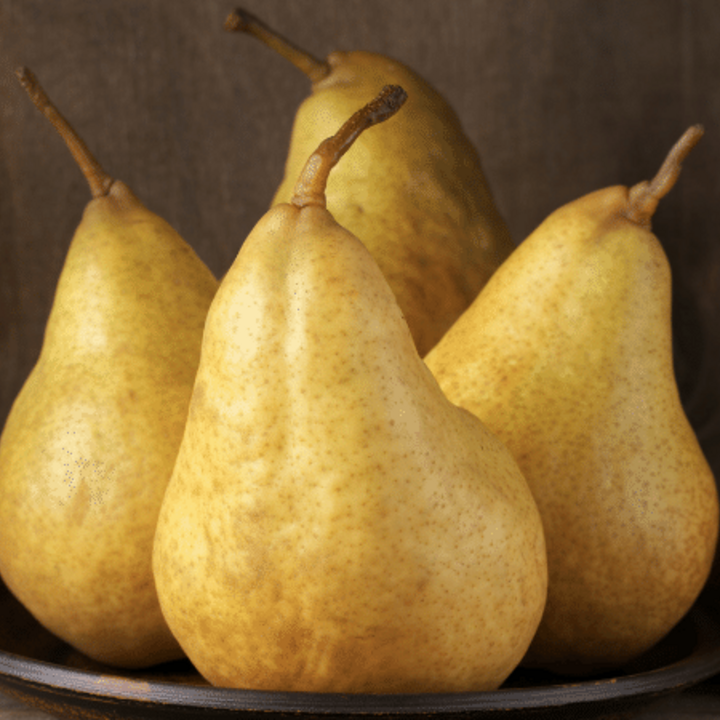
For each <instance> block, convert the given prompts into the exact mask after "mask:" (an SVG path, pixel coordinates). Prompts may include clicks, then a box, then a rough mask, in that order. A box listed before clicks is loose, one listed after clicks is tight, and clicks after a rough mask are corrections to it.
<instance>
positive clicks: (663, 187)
mask: <svg viewBox="0 0 720 720" xmlns="http://www.w3.org/2000/svg"><path fill="white" fill-rule="evenodd" d="M704 132H705V129H704V128H703V126H702V125H692V126H691V127H689V128H688V129H687V130H686V131H685V132H684V133H683V135H682V137H681V138H680V139H679V140H678V141H677V142H676V143H675V145H673V147H672V148H671V150H670V152H669V153H668V154H667V157H666V158H665V161H664V162H663V164H662V165H661V166H660V169H659V170H658V172H657V174H656V175H655V177H654V178H653V179H652V180H651V181H650V182H648V181H647V180H643V182H640V183H638V184H637V185H634V186H633V187H632V188H630V192H629V194H628V203H627V207H626V209H625V211H624V212H623V215H624V216H625V217H626V218H627V219H628V220H630V221H632V222H634V223H637V224H638V225H641V226H643V227H645V228H647V229H648V230H649V229H650V219H651V218H652V216H653V213H654V212H655V210H656V209H657V206H658V203H659V202H660V199H661V198H663V197H664V196H665V195H667V194H668V193H669V192H670V190H672V188H673V185H675V183H676V182H677V179H678V177H680V170H681V169H682V163H683V160H685V158H686V157H687V156H688V155H689V154H690V151H691V150H692V149H693V148H694V147H695V145H697V143H698V141H699V140H700V138H701V137H702V136H703V134H704Z"/></svg>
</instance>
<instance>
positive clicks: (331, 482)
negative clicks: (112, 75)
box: [153, 88, 547, 693]
mask: <svg viewBox="0 0 720 720" xmlns="http://www.w3.org/2000/svg"><path fill="white" fill-rule="evenodd" d="M401 101H402V94H401V92H400V88H386V90H385V91H383V92H382V93H381V94H380V96H379V97H378V98H377V99H376V100H375V101H374V102H372V103H370V104H369V105H368V106H366V107H364V108H363V109H362V110H361V111H359V112H358V113H356V114H355V115H354V116H353V117H352V118H351V120H350V121H348V123H346V125H344V126H343V128H341V130H340V131H338V133H337V134H336V135H335V136H334V137H333V138H331V139H330V140H328V141H326V143H323V145H322V146H321V147H320V148H319V149H318V150H317V151H316V152H315V153H314V154H313V155H312V156H311V157H310V159H309V160H308V163H307V165H306V167H305V170H304V171H303V172H302V173H301V178H300V180H299V182H298V184H297V186H296V192H295V194H294V195H293V199H292V202H290V203H287V204H280V205H277V206H275V207H274V208H272V209H271V210H269V211H268V212H267V213H266V215H265V216H264V217H263V218H262V219H261V220H260V221H259V222H258V224H257V225H256V226H255V228H254V229H253V230H252V232H251V233H250V235H249V236H248V238H247V239H246V240H245V242H244V243H243V245H242V248H241V250H240V252H239V254H238V256H237V258H236V260H235V262H234V264H233V265H232V267H231V269H230V270H229V272H228V273H227V275H226V276H225V277H224V278H223V281H222V283H221V285H220V288H219V290H218V293H217V295H216V297H215V300H214V301H213V304H212V307H211V309H210V311H209V314H208V319H207V324H206V327H205V334H204V337H203V346H202V354H201V360H200V367H199V369H198V375H197V379H196V382H195V389H194V391H193V397H192V401H191V405H190V413H189V417H188V423H187V426H186V429H185V435H184V437H183V441H182V444H181V447H180V452H179V454H178V460H177V463H176V466H175V470H174V472H173V476H172V478H171V480H170V484H169V486H168V489H167V492H166V495H165V498H164V501H163V505H162V509H161V513H160V518H159V520H158V527H157V533H156V537H155V550H154V556H153V562H154V572H155V581H156V585H157V589H158V595H159V598H160V603H161V606H162V609H163V612H164V613H165V617H166V619H167V622H168V625H169V626H170V628H171V629H172V631H173V633H174V634H175V636H176V637H177V638H178V640H179V642H180V644H181V645H182V647H183V649H184V650H185V652H186V653H187V655H188V657H189V658H190V659H191V661H192V662H193V664H194V665H195V667H196V668H197V669H198V670H199V671H200V673H201V674H202V675H203V676H204V677H205V678H206V679H208V680H209V681H210V682H211V683H212V684H214V685H219V686H225V687H236V688H248V689H257V690H277V691H301V692H338V693H400V692H446V691H448V692H453V691H462V690H481V689H490V688H496V687H498V686H499V685H500V684H501V683H502V682H503V680H504V679H505V678H506V677H507V676H508V675H509V674H510V672H511V671H512V670H513V669H514V668H515V666H516V665H517V663H518V662H519V661H520V659H521V658H522V656H523V655H524V654H525V651H526V649H527V647H528V645H529V644H530V641H531V639H532V637H533V634H534V632H535V630H536V627H537V624H538V622H539V620H540V617H541V615H542V610H543V607H544V602H545V593H546V583H547V568H546V556H545V546H544V539H543V531H542V524H541V520H540V517H539V514H538V511H537V507H536V506H535V503H534V501H533V499H532V495H531V493H530V490H529V488H528V486H527V483H526V482H525V479H524V478H523V476H522V474H521V472H520V471H519V469H518V467H517V464H516V463H515V461H514V460H513V458H512V456H511V455H510V453H509V452H508V451H507V449H506V448H505V447H504V446H503V445H502V444H501V443H500V442H499V441H498V440H497V439H496V438H495V437H493V436H492V435H491V434H490V433H489V432H488V431H487V430H486V429H485V428H484V426H483V425H482V423H480V421H478V420H477V418H475V417H473V416H472V415H471V414H470V413H469V412H467V411H465V410H463V409H461V408H458V407H456V406H454V405H452V404H451V403H450V402H448V400H447V399H446V398H445V397H444V396H443V394H442V392H441V391H440V388H439V387H438V385H437V382H436V381H435V379H434V378H433V376H432V374H431V373H430V372H429V370H428V369H427V367H426V366H425V364H424V363H423V361H422V360H421V359H420V357H419V356H418V354H417V350H416V348H415V345H414V342H413V339H412V336H411V334H410V331H409V328H408V326H407V323H406V321H405V320H404V318H403V314H402V312H401V310H400V308H399V307H398V304H397V301H396V300H395V297H394V295H393V292H392V290H391V289H390V286H389V285H388V283H387V281H386V280H385V278H384V277H383V275H382V273H381V271H380V269H379V268H378V266H377V263H376V262H375V260H374V259H373V258H372V256H371V255H370V253H369V252H368V251H367V249H366V248H365V246H364V245H363V243H361V242H360V240H358V239H357V238H356V237H355V236H354V235H352V234H351V233H350V232H348V231H347V230H346V229H344V228H342V227H341V226H340V225H339V224H338V223H337V222H336V220H334V219H333V217H332V215H331V214H330V212H329V211H328V210H327V209H326V207H325V203H324V194H323V191H324V187H325V182H326V179H327V173H328V172H329V171H330V168H331V167H332V166H333V165H334V164H335V163H336V162H337V160H338V157H339V153H336V152H335V148H336V147H337V146H341V147H343V151H344V150H345V149H347V147H348V146H349V144H350V142H352V139H353V138H354V137H355V136H356V135H357V134H359V131H360V130H362V129H364V128H365V127H366V126H367V125H368V123H370V121H373V122H376V121H377V115H378V113H381V112H383V109H384V112H385V113H388V112H395V111H396V110H397V107H398V106H399V104H400V102H401ZM383 129H384V127H383ZM377 133H378V134H381V132H380V131H377ZM348 138H350V140H348ZM352 152H354V148H353V150H352V151H351V153H349V154H348V158H349V157H350V156H351V154H352Z"/></svg>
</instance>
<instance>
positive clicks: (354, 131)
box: [290, 85, 407, 208]
mask: <svg viewBox="0 0 720 720" xmlns="http://www.w3.org/2000/svg"><path fill="white" fill-rule="evenodd" d="M405 100H407V93H406V92H405V91H404V90H403V89H402V88H401V87H400V86H399V85H386V86H385V87H384V88H383V89H382V90H381V91H380V94H379V95H378V96H377V97H376V98H375V99H374V100H373V101H372V102H370V103H368V104H367V105H365V107H363V108H361V109H360V110H358V111H357V112H356V113H355V114H354V115H353V116H352V117H351V118H350V119H349V120H348V121H347V122H346V123H345V124H344V125H343V126H342V127H341V128H340V129H339V130H338V131H337V132H336V133H335V135H333V136H332V137H329V138H327V140H323V141H322V142H321V143H320V145H319V147H318V149H317V150H316V151H315V152H314V153H313V154H312V155H311V156H310V157H309V159H308V161H307V162H306V163H305V167H304V168H303V170H302V172H301V173H300V177H299V178H298V181H297V184H296V185H295V191H294V192H293V196H292V199H291V200H290V202H291V203H292V204H293V205H296V206H297V207H299V208H303V207H307V206H308V205H319V206H321V207H325V187H326V186H327V181H328V176H329V175H330V171H331V170H332V169H333V168H334V167H335V165H337V163H338V161H339V160H340V158H341V157H342V156H343V155H344V154H345V153H346V152H347V151H348V150H349V149H350V146H351V145H352V144H353V143H354V142H355V140H357V138H358V136H359V135H360V133H362V132H363V131H365V130H367V129H368V128H369V127H371V126H372V125H377V123H381V122H383V121H384V120H387V119H388V118H390V117H392V116H393V115H394V114H395V113H396V112H397V111H398V110H399V109H400V108H401V107H402V106H403V104H404V103H405Z"/></svg>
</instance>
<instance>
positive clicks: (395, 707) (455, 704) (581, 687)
mask: <svg viewBox="0 0 720 720" xmlns="http://www.w3.org/2000/svg"><path fill="white" fill-rule="evenodd" d="M685 617H686V618H689V619H690V621H691V622H692V623H693V625H694V628H695V630H696V633H697V640H696V644H695V648H694V649H693V651H692V652H691V653H690V655H689V656H687V657H684V658H681V659H680V660H677V661H676V662H674V663H671V664H669V665H666V666H663V667H660V668H655V669H653V670H648V671H644V672H640V673H631V674H628V675H623V676H621V677H613V678H602V679H596V680H581V679H580V680H578V681H574V680H571V681H570V682H561V683H558V684H557V685H549V686H536V687H509V688H498V689H497V690H487V691H468V692H458V693H393V694H367V693H362V694H361V693H357V694H353V693H303V692H280V691H265V690H244V689H237V688H223V687H212V686H204V685H190V684H184V683H177V682H172V681H167V680H162V679H145V678H132V677H130V678H129V677H125V676H121V675H112V674H110V673H106V672H103V671H100V670H90V669H83V668H73V667H68V666H64V665H59V664H57V663H53V662H50V661H48V660H36V659H33V658H28V657H25V656H23V655H19V654H17V653H11V652H9V651H6V650H1V649H0V691H1V690H2V689H3V686H6V685H12V686H13V687H14V688H17V686H18V685H22V686H23V687H26V686H33V687H34V688H35V689H36V690H45V691H47V692H56V693H57V692H60V693H62V694H69V695H71V696H72V697H75V698H80V697H85V698H86V699H87V701H89V702H92V701H97V700H100V699H113V700H116V701H118V700H119V701H123V702H126V703H127V702H130V703H140V704H141V705H145V706H156V705H158V704H160V705H163V706H164V707H165V708H167V709H168V710H170V709H171V708H172V707H184V708H188V707H189V708H197V709H204V710H210V711H213V710H217V711H227V710H234V711H238V712H284V713H288V712H292V713H294V714H297V715H308V714H310V715H333V714H342V715H360V714H362V715H368V714H370V715H372V714H384V715H393V714H394V715H407V714H411V713H423V714H446V713H463V712H464V713H467V712H488V711H496V710H504V711H507V710H520V709H523V710H526V709H541V708H560V707H571V706H573V705H587V704H594V703H597V702H599V701H603V702H606V703H610V702H613V701H627V700H629V699H632V698H640V697H645V696H648V695H658V694H664V693H668V692H672V691H677V690H679V689H682V688H684V687H688V686H690V685H694V684H697V683H699V682H702V681H703V680H706V679H708V678H709V677H712V676H713V675H716V674H718V673H720V641H719V640H720V618H719V617H714V616H713V615H712V614H711V613H710V612H709V611H708V610H707V609H705V608H703V607H702V606H701V605H699V604H698V603H696V604H695V605H694V606H693V608H691V610H690V611H689V612H688V613H687V615H686V616H685ZM708 628H709V629H710V631H711V633H710V638H708V636H707V634H705V633H703V630H704V629H705V630H707V629H708ZM713 631H714V632H713ZM713 640H715V642H713ZM698 662H701V667H700V668H697V667H696V665H697V663H698ZM48 676H51V677H48ZM609 689H612V692H611V693H610V694H608V690H609Z"/></svg>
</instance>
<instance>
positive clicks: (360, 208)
mask: <svg viewBox="0 0 720 720" xmlns="http://www.w3.org/2000/svg"><path fill="white" fill-rule="evenodd" d="M225 26H226V28H227V29H228V30H237V31H243V32H246V33H249V34H251V35H254V36H255V37H257V38H259V39H260V40H261V41H262V42H264V43H265V44H266V45H269V46H270V47H272V48H273V49H274V50H276V51H277V52H279V53H280V54H281V55H282V56H284V57H286V58H287V59H288V60H289V61H290V62H292V63H293V64H294V65H295V66H296V67H298V68H299V69H300V70H301V71H303V72H304V73H305V74H306V75H307V77H308V78H309V79H310V80H311V81H312V94H311V95H310V96H309V97H308V98H306V99H305V101H304V102H303V103H302V104H301V106H300V107H299V109H298V111H297V114H296V116H295V121H294V125H293V129H292V136H291V140H290V149H289V154H288V157H287V162H286V166H285V177H284V179H283V180H282V183H281V184H280V186H279V188H278V190H277V192H276V194H275V197H274V199H273V203H274V204H279V203H286V202H289V201H290V199H291V197H292V194H293V191H294V186H295V182H296V180H297V178H298V176H299V174H300V172H301V171H302V168H303V166H304V164H305V161H306V160H307V158H308V157H309V156H310V154H311V153H312V152H313V151H314V150H315V148H316V147H317V146H318V144H319V143H320V142H321V141H322V140H323V139H324V138H326V137H328V136H330V135H332V134H333V133H334V132H335V130H336V129H337V128H338V127H339V126H340V125H341V124H342V123H343V122H344V121H345V119H346V118H348V117H349V116H350V115H351V114H352V113H353V112H354V111H355V110H356V109H357V108H358V107H361V106H362V105H364V104H365V103H366V102H368V101H369V100H370V99H371V98H372V97H374V96H375V94H376V93H377V90H378V88H381V87H382V86H383V85H388V84H396V85H400V86H402V87H403V88H405V90H406V91H407V93H408V101H407V105H406V107H405V108H403V112H402V113H401V114H400V115H398V116H397V118H395V119H394V120H393V122H392V125H391V126H388V128H387V129H386V131H384V132H383V133H381V134H379V135H375V134H372V133H371V134H368V135H366V136H363V137H361V138H360V139H359V140H358V142H357V144H356V146H355V148H354V150H353V155H352V157H351V158H347V159H346V160H345V161H344V162H343V163H342V165H341V166H339V167H338V168H337V169H336V170H335V171H334V172H333V174H332V176H331V177H330V179H329V181H328V186H327V191H326V196H327V206H328V210H329V211H330V212H331V213H332V215H333V217H334V218H335V219H336V220H337V222H338V223H339V224H340V225H341V226H342V227H344V228H347V229H348V230H349V231H350V232H352V233H353V234H354V235H356V236H357V237H358V238H360V240H362V242H363V243H364V244H365V246H366V247H367V249H368V250H369V251H370V253H371V254H372V256H373V257H374V258H375V260H376V261H377V263H378V265H379V266H380V269H381V270H382V272H383V274H384V275H385V278H386V279H387V280H388V282H389V283H390V287H391V288H392V289H393V291H394V293H395V296H396V298H397V301H398V303H399V305H400V309H401V310H402V311H403V313H404V315H405V319H406V320H407V323H408V325H409V326H410V331H411V332H412V335H413V338H414V339H415V343H416V345H417V348H418V351H419V353H420V355H421V356H423V355H425V354H426V353H427V352H428V351H429V350H430V349H431V348H432V347H433V346H434V345H435V344H436V343H437V341H438V340H439V339H440V338H441V337H442V335H443V334H444V333H445V332H446V331H447V330H448V329H449V327H450V325H452V323H453V322H454V321H455V320H456V319H457V318H458V317H459V316H460V314H461V313H462V312H463V311H464V310H465V309H466V308H467V307H468V306H469V305H470V303H471V302H472V301H473V300H474V299H475V297H476V296H477V294H478V292H479V291H480V289H481V288H482V287H483V285H484V284H485V283H486V282H487V280H488V278H489V277H490V275H491V274H492V273H493V272H494V270H495V269H496V268H497V267H498V266H499V265H500V263H501V262H502V261H503V260H504V259H505V258H506V257H507V256H508V255H509V254H510V252H511V251H512V250H513V249H514V247H515V245H514V243H513V242H512V240H511V238H510V234H509V232H508V229H507V227H506V225H505V221H504V220H503V218H502V217H501V215H500V212H499V211H498V209H497V207H496V205H495V202H494V200H493V197H492V194H491V192H490V189H489V187H488V183H487V180H486V178H485V176H484V174H483V170H482V167H481V164H480V159H479V157H478V154H477V152H476V150H475V148H474V147H473V145H472V143H471V142H470V140H469V139H468V137H467V136H466V135H465V133H464V131H463V129H462V126H461V124H460V121H459V119H458V117H457V115H456V114H455V112H454V111H453V109H452V108H451V107H450V105H449V104H448V103H447V102H446V101H445V99H444V98H443V97H441V95H440V94H439V93H438V92H437V91H436V90H435V89H434V88H433V87H431V85H430V84H429V83H427V82H426V81H425V80H424V79H423V78H421V77H419V76H418V75H417V74H416V73H415V72H413V71H412V70H411V69H410V68H408V67H407V66H406V65H403V64H402V63H400V62H398V61H397V60H393V59H390V58H388V57H386V56H384V55H379V54H376V53H370V52H362V51H352V52H333V53H331V54H330V55H328V57H327V59H326V60H325V61H321V60H317V59H316V58H314V57H312V56H311V55H309V54H308V53H306V52H304V51H302V50H300V49H298V48H296V47H294V46H293V45H291V44H290V43H289V42H288V41H287V40H285V39H284V38H282V37H281V36H279V35H278V34H277V33H275V32H274V31H272V30H271V29H270V28H268V27H267V26H266V25H264V24H263V23H262V22H261V21H260V20H258V19H257V18H256V17H254V16H253V15H251V14H250V13H248V12H246V11H245V10H241V9H238V10H235V11H234V12H233V13H231V14H230V16H229V17H228V19H227V21H226V25H225Z"/></svg>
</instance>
